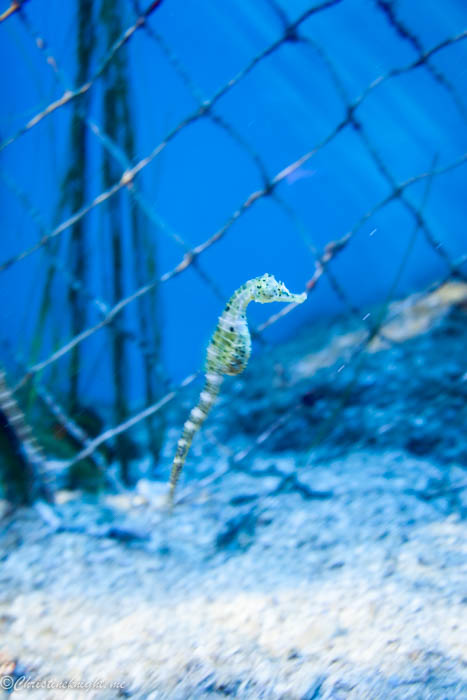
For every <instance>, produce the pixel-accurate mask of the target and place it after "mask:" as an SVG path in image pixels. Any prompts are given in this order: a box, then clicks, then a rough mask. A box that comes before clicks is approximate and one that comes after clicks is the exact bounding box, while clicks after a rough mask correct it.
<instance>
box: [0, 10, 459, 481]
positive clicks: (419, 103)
mask: <svg viewBox="0 0 467 700" xmlns="http://www.w3.org/2000/svg"><path fill="white" fill-rule="evenodd" d="M1 19H2V22H1V26H0V31H1V33H2V41H1V51H2V59H3V65H4V66H5V70H4V71H3V75H2V84H3V85H2V95H3V97H2V106H3V109H2V117H1V133H0V135H1V147H0V148H1V151H0V159H1V161H0V170H1V190H0V197H1V207H2V223H3V226H2V231H3V234H2V245H1V251H2V261H1V263H0V270H1V275H2V289H3V299H4V303H3V304H2V308H1V312H0V313H1V320H2V323H1V326H0V328H1V331H0V332H1V338H2V345H1V347H2V364H3V367H4V369H5V370H6V372H7V376H8V382H9V386H10V387H11V388H12V389H13V390H14V392H15V394H16V395H17V398H18V399H19V401H20V403H21V405H22V407H23V409H24V410H25V412H26V415H27V416H28V420H29V421H30V424H31V425H32V426H33V427H34V425H36V426H37V429H38V430H39V431H40V432H41V433H42V434H44V433H46V440H47V441H48V448H50V449H52V453H54V450H56V445H54V444H52V443H53V442H54V440H53V439H50V440H49V438H50V434H51V433H53V434H54V435H55V437H56V438H59V437H63V435H65V436H66V435H68V437H70V435H71V438H72V442H73V450H72V451H71V453H70V454H68V457H69V459H72V458H74V457H76V455H77V454H78V453H79V452H80V451H81V450H82V449H85V448H86V447H88V453H89V442H90V440H91V438H94V439H95V438H96V436H97V435H98V434H99V432H100V431H105V435H104V438H103V439H102V441H101V442H98V444H95V445H94V447H92V448H91V452H94V451H98V452H99V453H100V454H103V455H104V457H105V459H108V458H109V453H107V454H106V448H107V447H108V446H109V444H110V443H111V444H112V445H113V448H112V449H114V450H115V452H114V453H112V454H115V455H117V458H118V459H120V460H121V466H122V473H123V474H124V475H125V474H127V472H128V460H129V459H130V456H129V455H131V447H130V446H129V442H128V440H127V437H128V436H129V439H130V440H131V439H132V436H134V435H137V436H139V437H138V438H137V440H140V439H144V441H145V445H146V447H147V450H148V452H149V453H150V454H151V455H152V456H153V458H154V465H155V470H156V471H157V464H158V462H159V456H160V450H161V445H162V443H163V441H164V435H165V431H166V428H167V425H166V418H165V410H166V408H167V406H168V404H169V403H170V401H171V400H172V398H173V396H174V394H175V392H176V391H177V390H178V389H179V388H180V387H182V394H183V386H184V384H185V385H186V384H187V383H190V382H191V381H192V380H193V379H194V376H193V375H194V374H195V373H197V372H198V371H199V370H200V369H201V368H202V363H203V360H204V351H205V347H206V345H207V342H208V340H209V336H210V334H211V333H212V331H213V329H214V327H215V323H216V320H217V317H218V315H219V314H220V312H221V310H222V308H223V306H224V304H225V302H226V300H227V299H228V298H229V296H230V295H231V293H232V292H233V291H234V290H235V289H236V288H238V287H239V286H240V285H241V284H242V283H243V282H245V281H246V280H247V279H250V278H252V277H255V276H257V275H260V274H263V273H264V272H270V273H272V274H274V275H276V276H277V277H278V278H280V279H283V280H284V281H285V282H286V284H287V285H288V287H289V288H290V289H293V290H294V291H297V292H298V291H302V290H304V289H306V290H307V291H308V300H307V302H306V303H305V304H303V305H301V306H298V307H294V308H287V309H286V312H289V311H290V313H284V310H283V309H279V313H278V314H277V315H275V314H274V315H273V316H272V317H271V307H258V306H256V305H252V306H255V307H256V308H251V311H250V312H249V318H250V324H251V326H252V328H253V329H255V330H254V337H255V340H256V341H257V342H256V343H255V351H254V352H255V354H254V359H253V360H252V361H253V362H254V363H256V367H257V368H260V367H261V362H262V360H261V357H262V355H263V356H264V354H265V353H266V354H267V353H268V352H269V350H268V348H270V347H271V344H272V345H274V344H277V343H278V342H281V341H283V340H285V339H287V338H291V337H293V336H294V334H295V333H296V332H297V331H298V330H299V329H303V328H306V329H309V332H310V333H312V329H313V326H314V324H317V323H319V322H321V321H323V320H326V319H329V318H331V317H333V316H336V315H338V314H351V315H353V316H354V317H355V318H356V319H359V322H360V324H361V328H362V329H363V330H364V331H365V333H366V339H367V340H368V341H369V340H371V339H372V338H373V337H374V336H375V334H376V333H377V326H378V323H379V322H380V321H382V319H378V316H377V315H375V314H374V313H373V315H372V314H371V313H369V308H370V307H374V306H375V305H377V304H380V305H383V306H384V305H385V304H386V305H387V304H388V303H389V302H390V301H392V300H393V299H396V298H401V297H403V296H406V295H407V294H409V293H412V292H421V291H423V290H426V289H427V288H430V285H431V286H432V287H431V288H432V289H433V288H435V287H436V285H439V284H441V283H442V282H443V281H446V279H454V278H456V279H459V278H464V277H465V273H466V269H467V267H466V261H465V253H466V235H465V213H466V205H465V202H466V198H465V173H466V170H465V168H466V165H465V152H466V143H467V131H466V115H467V105H466V100H465V94H466V87H467V74H466V68H465V66H466V51H467V44H466V41H465V39H466V33H465V29H463V27H464V25H465V19H466V8H465V4H464V3H463V2H462V1H461V0H449V1H448V2H443V3H442V4H440V3H439V2H435V1H434V0H430V1H428V2H424V3H423V5H421V4H420V3H417V2H408V1H407V2H404V1H403V0H400V1H399V2H393V1H390V0H375V1H374V2H370V1H369V0H365V1H364V0H327V1H323V2H314V3H312V2H308V1H306V2H302V1H299V0H294V1H293V2H287V3H285V2H282V3H281V2H278V0H258V1H257V2H253V3H240V2H235V1H234V0H228V1H227V2H222V3H219V2H213V1H206V2H201V3H199V2H196V3H195V2H191V1H189V2H184V3H177V2H171V1H170V0H164V2H162V1H155V2H149V3H147V5H146V6H145V5H143V4H142V3H139V2H136V1H135V2H130V1H125V0H101V1H100V2H90V0H79V1H76V2H68V3H61V2H51V3H47V5H44V4H43V3H42V2H40V1H39V0H31V1H30V2H13V3H12V4H11V5H8V4H7V3H4V7H3V8H2V15H1ZM433 285H434V286H433ZM142 427H144V430H145V433H146V436H145V438H142V437H141V435H142V432H141V428H142ZM115 428H116V429H117V431H116V432H115V431H113V429H115ZM76 429H77V431H76ZM135 430H136V431H137V430H139V432H135ZM73 431H74V434H73ZM55 442H57V440H55ZM49 443H50V444H49Z"/></svg>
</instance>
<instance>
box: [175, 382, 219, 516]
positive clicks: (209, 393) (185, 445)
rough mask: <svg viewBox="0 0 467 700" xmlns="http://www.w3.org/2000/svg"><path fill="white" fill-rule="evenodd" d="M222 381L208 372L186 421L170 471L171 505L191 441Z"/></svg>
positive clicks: (212, 402)
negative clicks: (197, 399) (195, 403)
mask: <svg viewBox="0 0 467 700" xmlns="http://www.w3.org/2000/svg"><path fill="white" fill-rule="evenodd" d="M222 381H223V377H222V375H220V374H215V373H208V374H206V383H205V385H204V387H203V390H202V392H201V394H200V397H199V401H198V403H197V405H196V406H195V407H194V408H192V409H191V411H190V415H189V416H188V418H187V420H186V421H185V424H184V426H183V431H182V434H181V436H180V439H179V441H178V444H177V451H176V453H175V457H174V461H173V463H172V471H171V473H170V491H169V503H170V505H172V504H173V499H174V493H175V488H176V486H177V482H178V479H179V477H180V472H181V471H182V469H183V465H184V464H185V460H186V456H187V454H188V451H189V449H190V447H191V443H192V442H193V438H194V436H195V435H196V433H197V432H198V430H199V429H200V427H201V426H202V424H203V423H204V421H205V420H206V417H207V415H208V413H209V411H210V410H211V408H212V405H213V404H214V403H215V401H216V399H217V396H218V394H219V390H220V386H221V384H222Z"/></svg>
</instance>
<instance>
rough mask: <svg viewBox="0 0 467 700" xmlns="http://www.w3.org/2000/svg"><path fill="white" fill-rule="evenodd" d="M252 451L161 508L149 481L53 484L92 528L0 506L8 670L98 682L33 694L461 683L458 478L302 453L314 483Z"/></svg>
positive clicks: (164, 694) (279, 691)
mask: <svg viewBox="0 0 467 700" xmlns="http://www.w3.org/2000/svg"><path fill="white" fill-rule="evenodd" d="M256 466H257V467H259V468H261V469H262V470H263V472H264V477H256V478H252V477H251V476H248V475H246V474H241V473H229V474H228V475H227V476H225V477H224V478H223V479H221V480H219V482H218V483H217V486H215V487H214V486H212V487H211V490H210V491H209V492H207V491H200V492H196V491H195V492H193V494H192V496H193V497H192V498H191V499H188V502H187V503H185V504H181V505H180V506H179V507H178V508H177V509H176V510H175V513H174V514H173V515H172V516H171V517H168V516H167V514H166V512H165V511H163V510H162V509H161V505H160V503H161V500H160V494H159V493H158V492H157V488H156V487H154V492H153V493H152V495H151V492H150V489H149V488H148V486H147V484H146V487H145V496H144V498H143V497H142V496H141V495H140V496H137V497H136V498H135V497H134V496H133V495H128V496H125V495H123V496H118V497H116V496H114V497H110V496H108V497H106V498H105V499H104V500H102V501H101V502H100V503H98V504H95V503H94V504H92V503H89V502H85V501H84V500H79V499H77V498H70V500H68V495H67V494H62V500H63V504H62V506H61V508H60V510H61V515H62V516H63V517H64V518H66V519H67V522H68V523H70V525H72V526H80V527H81V526H84V527H86V528H89V532H90V533H91V534H80V533H72V532H54V531H53V528H51V527H50V526H48V525H46V524H45V523H44V521H43V520H42V519H41V518H40V517H39V516H38V514H37V512H36V511H35V510H23V511H21V512H20V513H18V514H17V515H16V516H15V517H14V519H11V518H10V519H8V518H4V519H3V527H2V531H1V532H2V534H1V536H0V546H1V555H2V563H1V569H0V664H1V663H2V662H3V670H4V672H5V671H10V672H12V673H10V675H11V676H12V677H13V678H14V679H17V678H19V679H21V677H22V676H26V679H27V681H29V682H37V683H38V684H39V685H40V684H41V683H46V682H48V683H49V685H53V684H54V683H59V682H60V683H67V684H69V685H71V684H74V683H77V682H82V683H83V682H84V683H89V684H91V685H92V684H94V685H96V684H100V686H103V687H99V688H96V687H94V688H91V689H87V690H86V691H84V690H77V689H68V690H66V691H65V690H63V689H62V688H60V689H58V688H53V687H49V688H47V689H44V688H37V689H35V690H34V697H35V698H55V697H57V698H64V697H69V698H74V697H77V698H78V697H100V698H113V697H135V698H175V699H178V698H180V699H181V698H203V697H208V696H209V697H227V696H229V697H238V698H271V699H273V698H284V699H285V698H287V699H291V700H292V699H295V698H297V699H299V698H301V699H302V700H305V699H307V700H311V699H312V698H313V699H314V698H335V699H340V698H349V699H350V698H352V699H354V698H358V699H359V700H360V699H363V698H369V699H370V698H371V700H375V699H377V698H385V699H386V698H389V699H390V698H404V699H405V698H417V699H419V698H430V699H432V698H440V699H441V698H443V699H446V698H449V699H454V698H467V522H466V521H465V520H463V519H462V517H461V512H462V508H463V509H464V511H465V504H463V502H462V500H461V499H462V494H464V495H465V491H457V492H456V491H454V492H446V493H445V492H444V491H443V488H444V489H445V490H446V487H445V486H444V487H443V488H440V487H439V484H440V483H441V481H440V479H441V474H440V472H439V471H438V469H437V468H436V467H434V466H433V465H431V464H430V463H429V462H426V461H420V460H415V459H412V458H408V457H406V456H405V455H403V454H401V453H397V454H395V453H393V454H386V455H371V454H368V453H359V454H354V455H350V456H349V457H348V458H347V459H345V460H340V461H336V462H334V463H332V464H330V465H327V466H326V467H316V466H314V467H309V468H305V469H304V468H302V469H301V471H300V476H299V479H300V483H301V484H302V485H305V486H306V487H309V488H313V489H316V490H319V491H320V492H321V493H323V492H324V494H325V495H324V496H322V497H321V498H313V497H309V496H308V497H304V496H303V495H300V494H298V493H296V492H291V493H287V492H286V490H285V492H282V493H281V492H280V489H279V490H278V488H277V487H278V484H280V481H281V477H280V476H278V475H280V474H283V475H284V479H286V478H287V474H290V471H291V469H293V467H294V457H293V456H290V455H289V456H284V457H282V458H281V459H279V460H272V459H269V461H268V460H267V459H266V458H264V459H262V458H260V457H258V458H257V459H256ZM271 468H272V472H273V473H274V475H275V476H271V473H270V472H271ZM451 476H452V478H453V480H454V481H455V479H456V478H457V476H458V475H456V474H452V475H451ZM445 478H446V471H445V470H444V471H443V479H444V481H443V482H442V483H444V484H445ZM283 483H287V482H286V481H284V482H283ZM437 485H438V486H437ZM436 489H438V491H436ZM448 491H449V490H448ZM255 492H256V493H258V492H259V493H262V494H263V495H261V496H260V497H259V498H257V499H253V497H252V494H253V493H255ZM304 493H309V492H306V491H304ZM326 493H327V497H326ZM233 494H234V495H233ZM271 494H274V495H271ZM232 503H234V504H233V505H232ZM109 525H115V526H119V527H128V528H139V530H140V531H141V529H143V530H144V531H145V532H146V533H147V534H148V539H147V540H136V541H135V542H129V543H124V542H121V541H114V540H113V539H111V538H109V537H102V536H101V534H102V532H103V531H104V530H105V528H108V526H109ZM103 528H104V530H103ZM99 533H101V534H99ZM13 668H14V670H13ZM22 682H24V681H21V680H19V681H18V683H17V686H16V691H15V693H13V694H19V693H20V692H25V691H24V687H22V685H21V683H22ZM111 683H116V684H117V685H121V686H123V687H122V688H120V689H119V688H118V687H110V684H111Z"/></svg>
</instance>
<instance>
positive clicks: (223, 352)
mask: <svg viewBox="0 0 467 700" xmlns="http://www.w3.org/2000/svg"><path fill="white" fill-rule="evenodd" d="M305 299H306V293H303V294H292V293H291V292H289V290H288V289H287V287H286V286H285V285H284V284H283V282H278V281H277V280H276V279H275V277H273V275H269V274H266V275H262V276H261V277H255V278H254V279H252V280H249V281H248V282H245V284H243V285H242V286H241V287H240V289H237V291H236V292H235V294H234V295H233V296H232V297H231V298H230V300H229V302H228V304H227V306H226V307H225V309H224V312H223V313H222V315H221V316H220V317H219V322H218V324H217V328H216V330H215V331H214V334H213V336H212V338H211V342H210V343H209V346H208V350H207V355H206V364H205V373H206V382H205V384H204V387H203V390H202V392H201V395H200V398H199V401H198V404H197V405H196V406H195V407H194V408H192V409H191V412H190V415H189V417H188V420H187V421H186V422H185V425H184V426H183V432H182V435H181V437H180V439H179V441H178V445H177V451H176V453H175V458H174V461H173V464H172V472H171V475H170V494H169V499H170V503H173V497H174V493H175V488H176V486H177V482H178V479H179V477H180V472H181V471H182V468H183V465H184V463H185V460H186V456H187V454H188V451H189V449H190V446H191V443H192V441H193V438H194V436H195V434H196V433H197V431H198V430H199V429H200V427H201V425H202V424H203V423H204V421H205V419H206V416H207V415H208V413H209V411H210V410H211V407H212V405H213V404H214V403H215V401H216V399H217V396H218V394H219V390H220V387H221V384H222V381H223V378H224V375H226V374H227V375H235V374H240V373H241V372H243V370H244V369H245V367H246V365H247V363H248V359H249V357H250V354H251V336H250V331H249V330H248V321H247V318H246V309H247V306H248V304H249V303H250V301H256V302H259V303H260V304H267V303H269V302H273V301H282V302H286V303H291V302H295V303H297V304H301V303H302V302H304V301H305Z"/></svg>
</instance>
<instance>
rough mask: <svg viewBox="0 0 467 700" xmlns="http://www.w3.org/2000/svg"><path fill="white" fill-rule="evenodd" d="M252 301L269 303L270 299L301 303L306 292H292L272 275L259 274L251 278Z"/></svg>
mask: <svg viewBox="0 0 467 700" xmlns="http://www.w3.org/2000/svg"><path fill="white" fill-rule="evenodd" d="M251 284H252V294H253V299H254V301H257V302H259V303H260V304H269V303H270V302H272V301H283V302H286V303H288V302H295V303H297V304H301V303H302V302H304V301H305V299H306V294H305V292H303V294H292V293H291V292H289V290H288V289H287V287H286V286H285V284H284V283H283V282H279V281H278V280H276V278H275V277H274V275H269V274H267V273H266V274H265V275H261V277H255V279H253V280H251Z"/></svg>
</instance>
